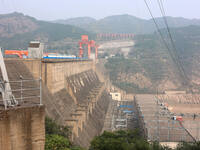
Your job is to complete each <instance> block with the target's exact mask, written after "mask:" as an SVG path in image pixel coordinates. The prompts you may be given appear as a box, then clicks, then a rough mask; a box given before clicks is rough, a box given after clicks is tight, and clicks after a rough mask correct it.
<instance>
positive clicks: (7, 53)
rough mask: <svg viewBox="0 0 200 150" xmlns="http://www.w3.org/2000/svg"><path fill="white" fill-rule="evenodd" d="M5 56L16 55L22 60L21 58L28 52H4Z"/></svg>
mask: <svg viewBox="0 0 200 150" xmlns="http://www.w3.org/2000/svg"><path fill="white" fill-rule="evenodd" d="M4 54H5V55H17V56H19V58H23V56H28V51H20V50H5V52H4Z"/></svg>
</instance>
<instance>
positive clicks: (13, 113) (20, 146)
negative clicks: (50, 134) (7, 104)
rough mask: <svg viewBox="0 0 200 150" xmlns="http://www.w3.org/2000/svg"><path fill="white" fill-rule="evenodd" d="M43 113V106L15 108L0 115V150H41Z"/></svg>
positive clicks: (43, 139) (43, 141)
mask: <svg viewBox="0 0 200 150" xmlns="http://www.w3.org/2000/svg"><path fill="white" fill-rule="evenodd" d="M44 120H45V112H44V108H43V106H42V107H40V106H32V107H26V108H24V107H23V108H16V109H11V110H6V111H1V113H0V149H1V150H28V149H31V150H43V149H44V143H45V132H44V130H45V129H44Z"/></svg>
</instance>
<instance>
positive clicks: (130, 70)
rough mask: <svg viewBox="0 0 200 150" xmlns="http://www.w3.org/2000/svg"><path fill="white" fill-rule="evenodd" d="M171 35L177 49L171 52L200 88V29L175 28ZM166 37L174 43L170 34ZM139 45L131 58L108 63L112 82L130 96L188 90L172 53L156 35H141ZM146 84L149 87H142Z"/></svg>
mask: <svg viewBox="0 0 200 150" xmlns="http://www.w3.org/2000/svg"><path fill="white" fill-rule="evenodd" d="M171 32H172V36H173V38H174V41H175V45H176V48H177V49H176V51H174V49H171V46H170V49H171V50H172V51H173V52H174V54H175V53H176V54H177V55H176V59H177V60H179V61H180V63H181V64H182V66H183V68H184V71H185V73H186V75H187V77H188V78H189V79H190V81H189V82H192V84H193V85H197V83H196V82H195V80H194V79H195V78H197V79H199V73H200V69H199V64H200V60H199V54H200V27H199V26H188V27H183V28H174V29H172V30H171ZM162 33H163V35H164V37H165V40H166V41H167V42H168V43H170V42H169V38H168V37H167V34H166V30H164V29H163V30H162ZM135 42H136V44H135V46H134V47H133V48H132V50H131V52H130V53H129V58H127V59H125V58H123V57H114V58H110V59H108V62H107V64H106V68H107V69H108V70H109V71H110V77H111V80H112V81H113V83H114V84H115V85H117V86H118V87H120V88H122V89H124V90H126V91H127V92H135V93H143V92H145V93H156V92H157V91H158V92H163V91H164V90H166V89H168V90H169V89H187V88H188V87H184V86H183V85H182V83H183V82H184V80H185V79H184V78H182V76H181V74H180V72H179V71H178V68H177V66H176V65H175V63H174V61H172V59H171V56H170V55H169V52H168V50H167V49H166V48H165V46H164V44H163V42H162V41H161V39H160V38H159V36H158V35H157V34H156V33H154V34H149V35H138V36H136V37H135ZM169 45H170V44H169ZM173 56H175V55H173ZM136 75H137V76H136ZM192 80H194V81H192ZM138 81H140V83H138ZM143 81H145V82H146V83H149V84H144V85H141V83H142V82H143ZM172 84H174V85H172ZM164 87H166V88H164ZM197 87H198V86H197ZM162 88H164V89H162ZM195 88H196V87H195Z"/></svg>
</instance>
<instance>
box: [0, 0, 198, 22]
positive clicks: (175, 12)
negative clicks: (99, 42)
mask: <svg viewBox="0 0 200 150" xmlns="http://www.w3.org/2000/svg"><path fill="white" fill-rule="evenodd" d="M147 1H148V2H149V3H150V2H152V3H150V4H151V5H150V6H151V9H152V10H153V13H154V15H155V16H160V11H159V9H158V6H157V3H156V2H157V0H147ZM164 5H165V9H166V14H167V15H168V16H176V17H185V18H198V19H200V0H164ZM14 11H17V12H22V13H24V14H26V15H30V16H33V17H36V18H37V19H41V20H55V19H67V18H71V17H83V16H89V17H93V18H96V19H100V18H103V17H106V16H110V15H117V14H130V15H134V16H137V17H142V18H150V16H149V13H148V11H147V9H146V6H145V4H144V1H143V0H0V14H4V13H10V12H14Z"/></svg>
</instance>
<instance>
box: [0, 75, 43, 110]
mask: <svg viewBox="0 0 200 150" xmlns="http://www.w3.org/2000/svg"><path fill="white" fill-rule="evenodd" d="M6 84H10V86H11V90H7V89H6V88H5V87H6V86H7V85H6ZM0 85H1V88H3V90H1V97H0V105H3V106H4V108H5V109H8V107H15V106H21V105H23V104H39V105H42V80H41V78H40V79H23V78H20V80H18V81H9V82H6V81H0ZM5 93H11V94H12V95H13V98H14V100H15V101H16V102H17V105H13V106H11V105H8V103H9V102H10V101H11V99H10V97H6V98H3V94H5Z"/></svg>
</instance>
